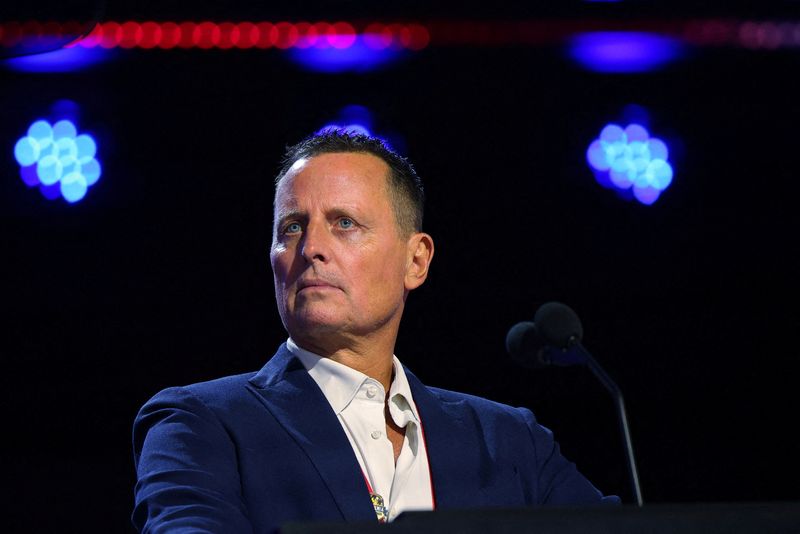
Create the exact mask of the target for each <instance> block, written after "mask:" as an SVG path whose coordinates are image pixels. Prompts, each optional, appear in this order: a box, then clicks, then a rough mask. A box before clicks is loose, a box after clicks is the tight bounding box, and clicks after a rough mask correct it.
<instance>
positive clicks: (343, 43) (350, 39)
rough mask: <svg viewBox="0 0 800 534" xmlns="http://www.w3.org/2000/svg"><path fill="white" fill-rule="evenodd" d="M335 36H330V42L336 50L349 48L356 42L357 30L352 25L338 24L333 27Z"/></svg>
mask: <svg viewBox="0 0 800 534" xmlns="http://www.w3.org/2000/svg"><path fill="white" fill-rule="evenodd" d="M332 30H333V34H332V35H331V34H328V35H329V37H328V41H329V42H330V43H331V45H333V47H334V48H340V49H342V48H349V47H351V46H353V43H355V42H356V30H355V28H353V26H352V24H349V23H347V22H337V23H335V24H334V25H333V27H332Z"/></svg>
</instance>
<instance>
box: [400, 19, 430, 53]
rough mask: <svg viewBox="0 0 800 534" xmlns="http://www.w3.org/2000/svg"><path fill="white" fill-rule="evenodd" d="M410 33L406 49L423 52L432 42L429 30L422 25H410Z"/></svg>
mask: <svg viewBox="0 0 800 534" xmlns="http://www.w3.org/2000/svg"><path fill="white" fill-rule="evenodd" d="M408 32H409V37H408V45H407V46H406V48H408V49H410V50H422V49H423V48H425V47H427V46H428V44H430V42H431V35H430V33H429V32H428V28H426V27H425V26H423V25H422V24H409V25H408Z"/></svg>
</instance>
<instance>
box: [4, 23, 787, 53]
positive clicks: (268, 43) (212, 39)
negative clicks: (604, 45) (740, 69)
mask: <svg viewBox="0 0 800 534" xmlns="http://www.w3.org/2000/svg"><path fill="white" fill-rule="evenodd" d="M82 28H83V26H82V25H81V24H79V23H77V22H66V23H59V22H38V21H27V22H22V23H20V22H7V23H0V47H6V48H13V47H15V46H18V45H20V44H25V45H36V44H48V42H59V41H61V40H63V39H64V38H72V37H74V38H75V39H76V41H74V42H73V43H71V46H82V47H86V48H91V47H102V48H116V47H119V48H163V49H170V48H201V49H210V48H217V49H231V48H239V49H246V48H262V49H266V48H278V49H287V48H310V47H315V48H339V49H342V48H348V47H350V46H352V45H353V44H354V43H355V42H356V40H357V39H358V38H359V37H360V38H361V39H362V40H363V42H364V43H365V44H366V45H367V46H369V47H370V48H374V49H385V48H395V49H398V48H404V49H409V50H421V49H423V48H425V47H427V46H428V45H429V43H430V42H431V38H432V35H433V36H435V40H436V44H438V45H444V46H448V45H450V46H454V45H455V46H458V45H477V46H507V45H535V44H542V43H552V42H560V41H563V39H564V38H565V37H569V36H570V35H573V34H575V33H582V32H587V31H651V32H656V33H661V34H664V35H672V36H675V37H678V38H681V39H685V40H686V41H687V42H688V43H690V44H693V45H701V46H726V45H733V46H743V47H746V48H761V49H776V48H782V47H800V23H798V22H794V21H736V20H713V19H710V20H689V21H684V22H681V21H669V22H664V21H621V22H613V21H612V22H608V21H600V20H595V21H581V20H577V21H557V20H555V21H553V20H549V21H548V20H538V21H516V22H485V21H484V22H476V21H455V22H453V21H435V22H431V23H429V24H427V25H422V24H417V23H411V24H381V23H372V24H367V25H363V26H362V27H359V28H356V27H355V26H354V25H352V24H350V23H348V22H334V23H328V22H317V23H309V22H298V23H290V22H276V23H271V22H238V23H235V22H222V23H215V22H135V21H127V22H121V23H120V22H114V21H108V22H101V23H98V24H96V25H95V26H94V28H93V29H92V31H91V32H90V33H89V35H86V36H84V37H80V36H81V34H82V31H83V30H82ZM79 37H80V38H79Z"/></svg>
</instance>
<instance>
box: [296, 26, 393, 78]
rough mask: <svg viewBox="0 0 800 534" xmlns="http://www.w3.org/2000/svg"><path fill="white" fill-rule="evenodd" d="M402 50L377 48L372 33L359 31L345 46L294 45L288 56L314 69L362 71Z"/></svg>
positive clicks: (324, 70) (379, 64) (318, 70)
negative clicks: (300, 46)
mask: <svg viewBox="0 0 800 534" xmlns="http://www.w3.org/2000/svg"><path fill="white" fill-rule="evenodd" d="M401 54H402V50H400V49H398V48H394V47H387V48H382V49H381V48H377V47H375V45H374V43H373V40H371V36H367V35H359V36H357V37H356V39H355V40H354V41H353V42H352V44H350V46H347V47H346V48H336V47H334V46H331V47H328V48H317V47H310V48H293V49H291V50H289V57H290V58H291V59H292V60H293V61H294V62H296V63H299V64H300V65H302V66H303V67H305V68H306V69H308V70H313V71H316V72H328V73H334V72H348V71H355V72H365V71H369V70H373V69H375V68H378V67H380V66H382V65H384V64H386V63H389V62H391V61H394V60H395V59H397V58H398V57H400V55H401Z"/></svg>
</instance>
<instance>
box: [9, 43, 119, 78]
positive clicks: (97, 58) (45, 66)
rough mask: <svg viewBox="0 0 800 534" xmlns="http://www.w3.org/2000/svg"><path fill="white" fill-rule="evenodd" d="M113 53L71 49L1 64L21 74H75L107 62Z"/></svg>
mask: <svg viewBox="0 0 800 534" xmlns="http://www.w3.org/2000/svg"><path fill="white" fill-rule="evenodd" d="M111 55H112V52H110V51H108V50H106V49H103V48H94V49H88V48H82V47H78V46H75V47H71V48H62V49H60V50H54V51H52V52H44V53H42V54H31V55H29V56H21V57H15V58H11V59H7V60H5V61H3V62H2V63H0V64H4V65H6V66H8V68H10V69H12V70H16V71H19V72H73V71H79V70H83V69H86V68H89V67H91V66H92V65H95V64H97V63H101V62H103V61H105V60H107V59H108V58H109V57H110V56H111Z"/></svg>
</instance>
